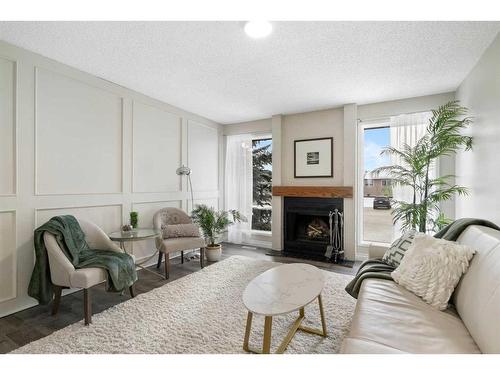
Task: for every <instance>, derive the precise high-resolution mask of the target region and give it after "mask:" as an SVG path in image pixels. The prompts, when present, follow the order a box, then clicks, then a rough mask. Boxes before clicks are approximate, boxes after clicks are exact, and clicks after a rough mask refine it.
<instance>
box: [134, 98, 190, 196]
mask: <svg viewBox="0 0 500 375" xmlns="http://www.w3.org/2000/svg"><path fill="white" fill-rule="evenodd" d="M136 103H140V104H142V105H145V106H149V107H152V108H154V109H157V110H159V111H162V112H166V113H168V114H170V115H172V116H175V117H177V118H178V120H179V130H180V132H179V133H180V137H179V154H180V155H179V156H180V157H179V159H180V160H182V121H183V117H182V116H180V115H177V114H175V113H172V112H169V111H167V110H165V109H163V108H160V107H157V106H154V105H151V104H148V103H144V102H141V101H139V100H132V114H131V123H132V137H131V140H130V155H131V158H132V160H131V166H130V167H131V169H132V171H131V177H132V178H131V179H130V185H131V186H130V191H131V192H132V193H137V194H144V193H152V194H158V193H179V192H182V178H179V183H178V189H177V190H162V191H138V190H135V189H134V180H135V173H134V134H135V131H134V111H135V104H136Z"/></svg>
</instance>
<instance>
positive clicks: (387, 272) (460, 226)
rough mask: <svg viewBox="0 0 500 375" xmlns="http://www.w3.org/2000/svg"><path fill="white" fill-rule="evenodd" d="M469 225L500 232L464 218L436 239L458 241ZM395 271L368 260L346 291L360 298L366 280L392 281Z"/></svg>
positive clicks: (495, 227) (436, 235) (385, 265)
mask: <svg viewBox="0 0 500 375" xmlns="http://www.w3.org/2000/svg"><path fill="white" fill-rule="evenodd" d="M469 225H482V226H485V227H489V228H493V229H496V230H500V228H499V227H498V226H497V225H495V224H493V223H492V222H491V221H488V220H482V219H472V218H463V219H457V220H455V221H454V222H453V223H451V224H449V225H447V226H446V227H444V228H443V229H441V230H440V231H439V232H437V233H436V234H435V235H434V237H436V238H442V239H444V240H448V241H456V240H457V239H458V237H460V235H461V234H462V232H463V231H464V230H465V229H466V228H467V227H468V226H469ZM394 270H395V267H393V266H390V265H388V264H387V263H385V262H383V261H382V259H368V260H366V261H364V262H363V263H362V264H361V266H360V267H359V269H358V272H357V273H356V276H355V277H354V279H352V280H351V282H350V283H349V284H347V286H346V287H345V290H346V292H347V293H349V294H350V295H351V296H352V297H354V298H358V294H359V289H360V288H361V284H362V283H363V281H364V280H366V279H369V278H376V279H385V280H392V277H391V272H392V271H394Z"/></svg>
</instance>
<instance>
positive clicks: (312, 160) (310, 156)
mask: <svg viewBox="0 0 500 375" xmlns="http://www.w3.org/2000/svg"><path fill="white" fill-rule="evenodd" d="M321 141H329V142H330V156H329V157H328V158H327V160H328V162H329V166H330V173H329V174H318V175H314V174H313V175H311V174H308V175H301V174H297V157H304V155H297V145H298V144H299V143H301V142H309V143H314V142H321ZM314 154H316V155H314ZM305 157H306V158H307V163H308V164H310V165H317V164H319V163H320V162H321V160H319V152H314V151H313V152H308V153H307V155H305ZM293 176H294V178H325V177H333V137H322V138H309V139H297V140H295V141H294V146H293Z"/></svg>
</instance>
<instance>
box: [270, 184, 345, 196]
mask: <svg viewBox="0 0 500 375" xmlns="http://www.w3.org/2000/svg"><path fill="white" fill-rule="evenodd" d="M273 195H275V196H282V197H304V198H307V197H313V198H352V186H273Z"/></svg>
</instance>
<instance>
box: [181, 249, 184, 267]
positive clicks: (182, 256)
mask: <svg viewBox="0 0 500 375" xmlns="http://www.w3.org/2000/svg"><path fill="white" fill-rule="evenodd" d="M181 264H184V251H181Z"/></svg>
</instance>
